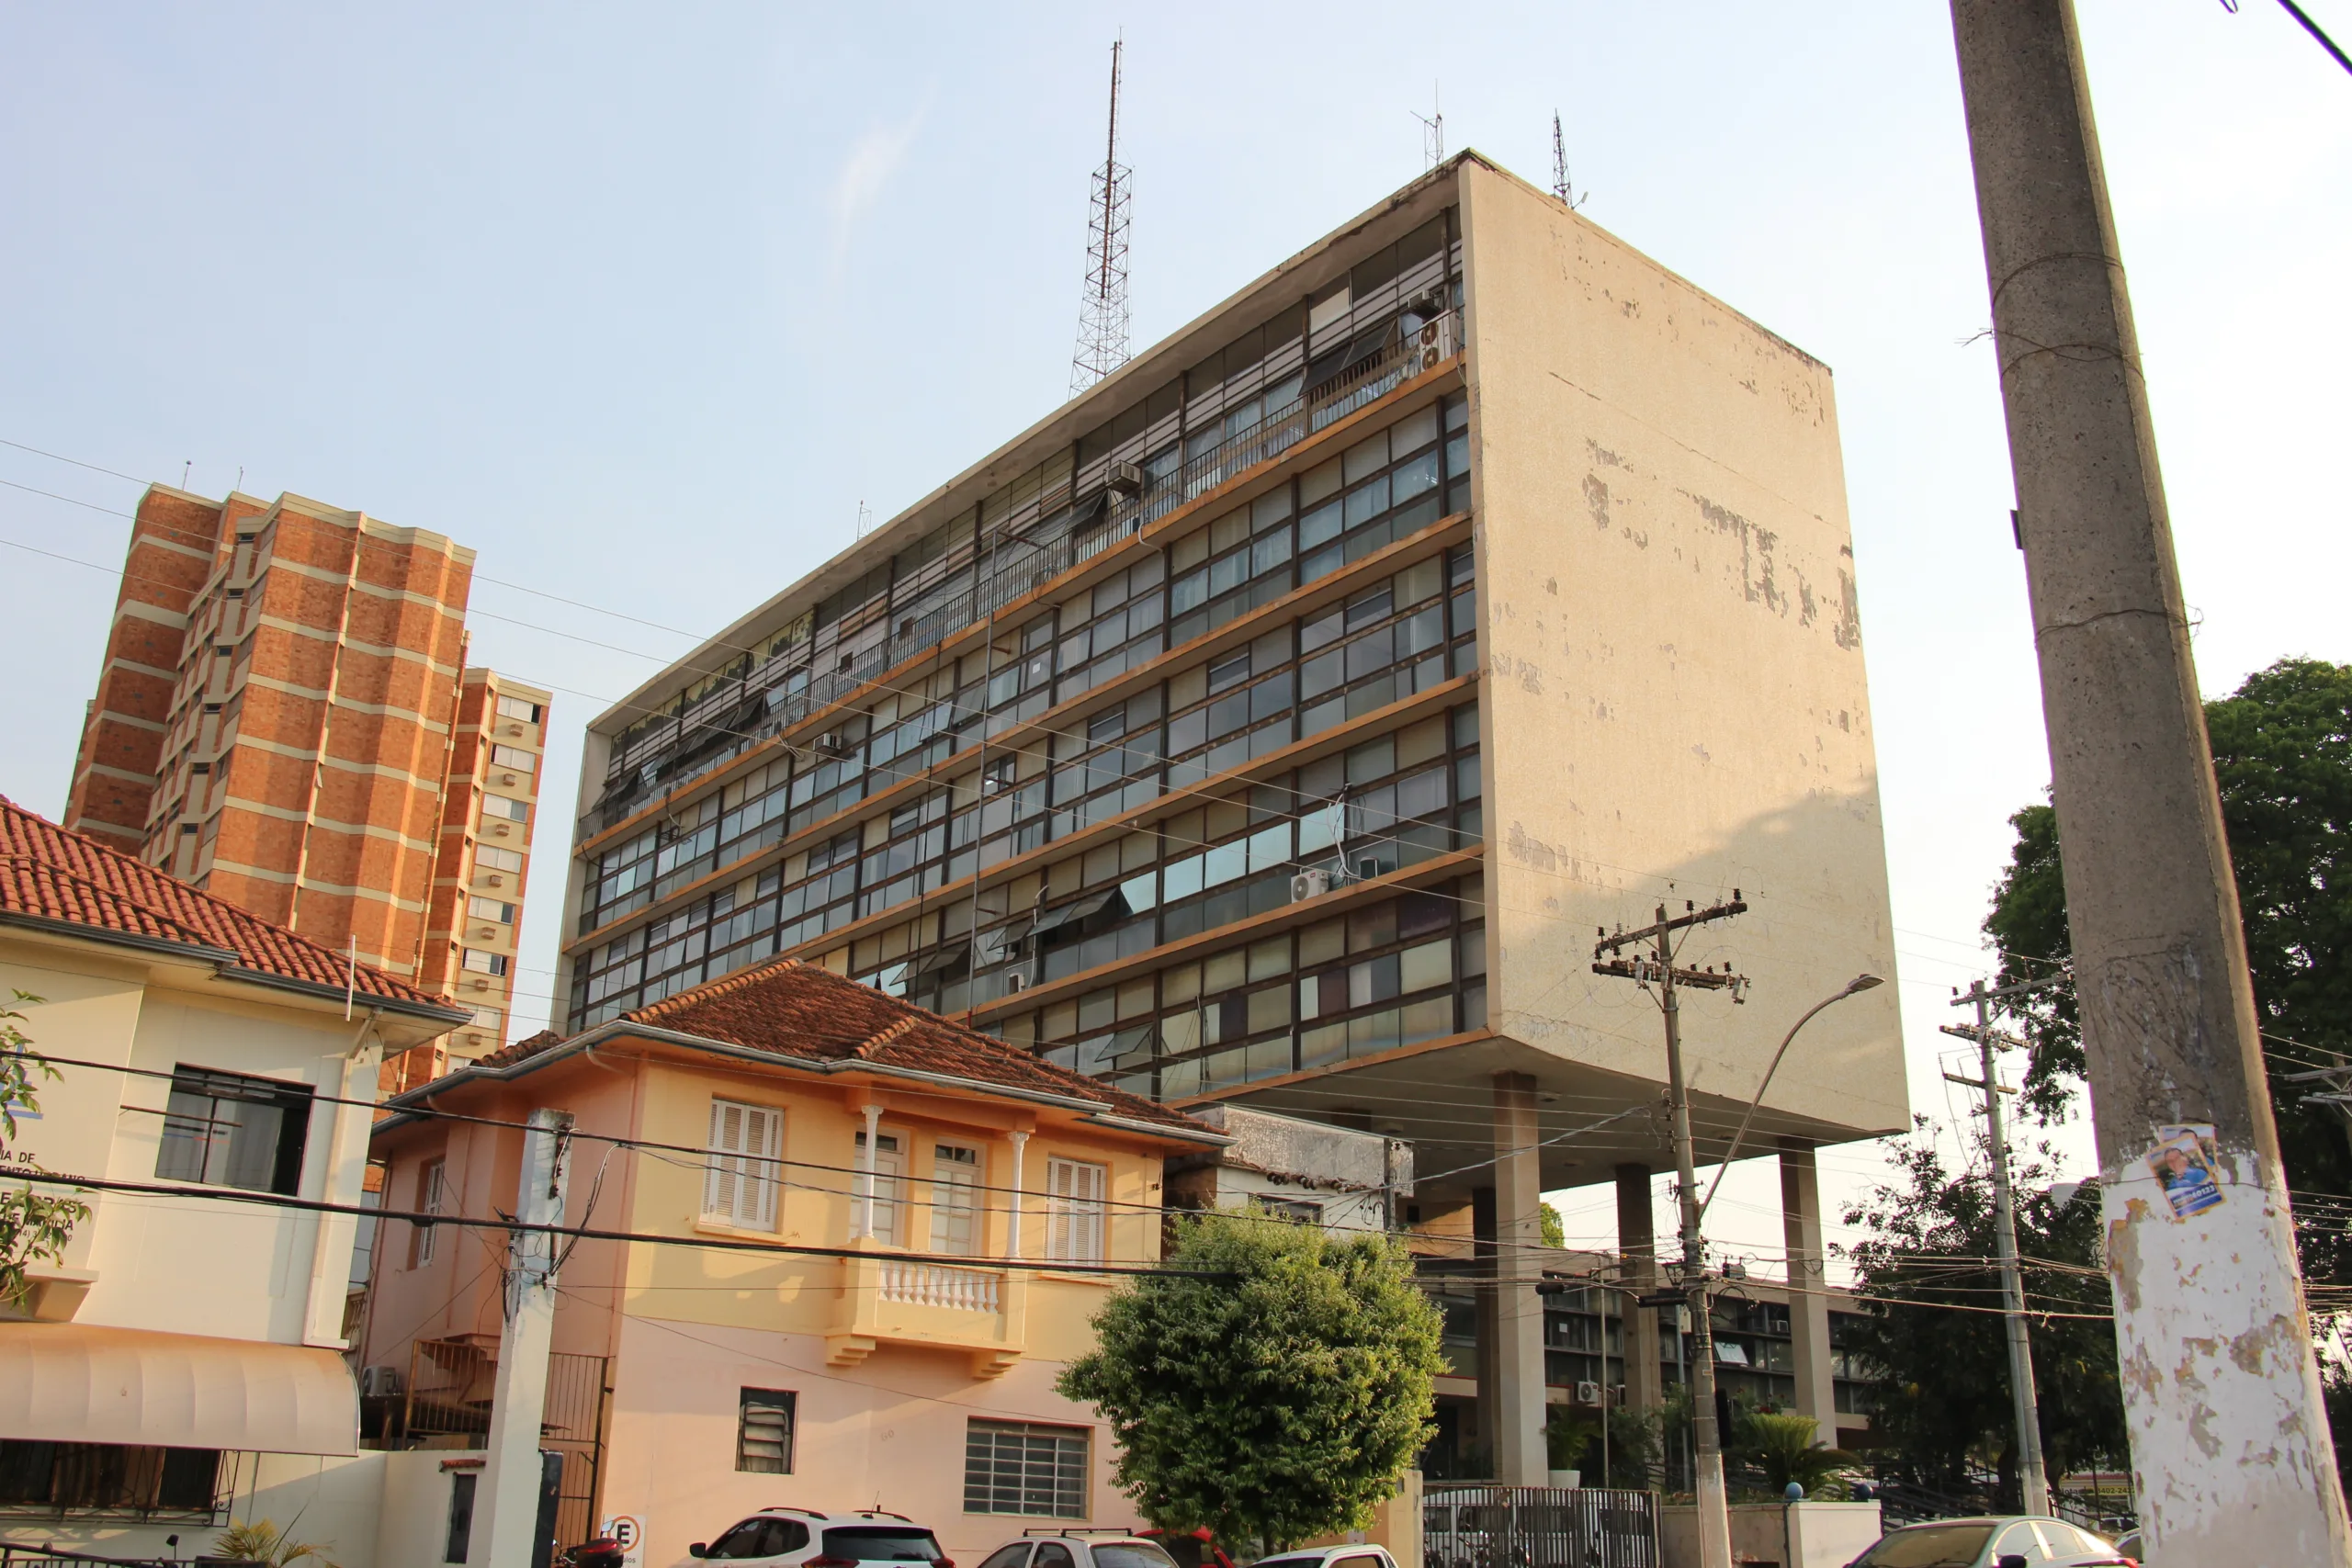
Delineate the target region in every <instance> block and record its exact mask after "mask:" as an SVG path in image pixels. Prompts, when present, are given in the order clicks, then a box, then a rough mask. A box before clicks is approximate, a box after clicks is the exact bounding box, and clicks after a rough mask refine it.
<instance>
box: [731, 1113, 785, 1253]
mask: <svg viewBox="0 0 2352 1568" xmlns="http://www.w3.org/2000/svg"><path fill="white" fill-rule="evenodd" d="M744 1115H745V1118H746V1126H745V1129H744V1131H745V1136H744V1140H743V1146H744V1152H745V1153H747V1154H750V1155H754V1156H758V1157H759V1160H760V1161H761V1162H762V1163H759V1164H755V1165H752V1166H751V1167H750V1168H749V1169H747V1170H746V1171H745V1172H744V1173H743V1183H742V1184H743V1186H744V1187H745V1188H746V1189H748V1190H746V1191H745V1192H744V1197H746V1198H748V1199H749V1200H750V1201H748V1202H742V1203H741V1208H742V1209H743V1210H745V1211H746V1213H744V1214H743V1216H742V1222H743V1224H746V1225H749V1226H751V1227H752V1229H754V1230H763V1231H767V1230H774V1229H775V1197H776V1189H777V1187H778V1185H779V1183H778V1181H777V1179H776V1178H777V1174H778V1173H777V1170H776V1168H775V1165H774V1163H772V1162H774V1161H775V1159H776V1158H777V1156H780V1155H782V1154H783V1152H784V1112H783V1111H774V1110H758V1109H753V1108H752V1107H748V1106H747V1107H746V1108H745V1110H744Z"/></svg>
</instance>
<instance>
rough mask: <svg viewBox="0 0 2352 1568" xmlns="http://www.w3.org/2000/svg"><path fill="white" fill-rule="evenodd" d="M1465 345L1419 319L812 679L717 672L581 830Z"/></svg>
mask: <svg viewBox="0 0 2352 1568" xmlns="http://www.w3.org/2000/svg"><path fill="white" fill-rule="evenodd" d="M1460 346H1461V332H1460V318H1459V316H1458V315H1457V314H1456V313H1455V312H1453V311H1451V310H1449V311H1447V312H1446V313H1445V314H1443V315H1442V316H1438V317H1435V318H1433V319H1431V320H1430V321H1426V322H1424V323H1422V325H1421V326H1420V327H1419V328H1418V329H1417V330H1415V331H1414V332H1413V333H1410V334H1408V335H1400V337H1399V339H1398V341H1397V342H1395V343H1393V344H1389V345H1388V346H1387V347H1386V348H1385V349H1383V350H1382V351H1381V352H1380V353H1378V354H1376V355H1372V356H1371V357H1369V358H1366V359H1363V360H1362V361H1359V362H1358V363H1356V364H1354V365H1351V366H1348V367H1344V368H1342V369H1341V370H1340V371H1339V372H1338V373H1337V374H1335V375H1332V376H1329V377H1327V378H1325V379H1323V380H1322V381H1319V382H1317V384H1316V385H1314V386H1313V387H1310V388H1308V389H1306V393H1305V394H1304V395H1303V396H1301V397H1300V399H1299V400H1298V401H1296V402H1295V403H1292V404H1290V405H1288V406H1287V407H1285V408H1283V409H1281V410H1278V411H1276V412H1273V413H1271V414H1269V415H1267V416H1266V417H1265V418H1263V419H1261V420H1260V421H1258V422H1257V423H1255V424H1252V425H1249V426H1247V427H1245V428H1243V429H1241V430H1238V431H1236V432H1234V433H1233V434H1231V435H1229V436H1227V437H1226V439H1225V440H1223V441H1222V442H1220V443H1219V444H1218V445H1217V446H1216V447H1215V448H1214V449H1212V450H1210V451H1206V452H1203V453H1200V454H1197V455H1196V456H1194V457H1193V458H1192V459H1191V460H1190V461H1189V462H1186V463H1184V464H1182V465H1181V466H1180V467H1178V468H1174V469H1172V470H1170V471H1169V472H1168V473H1166V474H1163V475H1161V476H1159V478H1157V479H1152V480H1148V481H1147V482H1146V484H1145V485H1144V488H1143V489H1142V490H1141V491H1139V492H1136V493H1134V494H1116V493H1114V494H1112V495H1111V496H1109V497H1108V498H1107V500H1106V501H1105V502H1103V505H1102V507H1101V510H1100V513H1099V514H1098V515H1097V516H1095V517H1093V518H1091V519H1089V520H1087V521H1085V522H1083V523H1080V522H1078V521H1077V518H1078V517H1079V516H1080V515H1081V513H1083V512H1084V510H1085V507H1086V506H1091V505H1092V504H1094V502H1092V501H1091V500H1090V501H1089V502H1086V503H1083V504H1082V505H1081V507H1080V509H1079V511H1077V512H1073V513H1069V514H1066V515H1065V516H1064V517H1062V518H1059V519H1055V520H1049V521H1048V522H1046V524H1045V525H1042V526H1040V527H1039V528H1037V529H1035V530H1034V531H1033V532H1032V533H1031V534H1030V535H1028V536H1025V537H1023V538H1017V539H1013V540H1011V541H1008V542H1006V543H1004V544H1001V545H1000V546H999V547H996V548H995V549H993V550H991V551H990V552H989V554H988V555H987V556H986V557H984V558H982V560H981V562H980V563H979V564H980V570H979V571H978V581H976V582H975V583H974V585H973V586H972V587H971V588H970V589H968V590H967V591H966V592H963V593H960V594H958V595H956V597H955V598H953V599H951V600H949V601H948V602H947V603H946V604H942V605H941V606H939V607H938V608H937V609H935V610H933V611H932V612H931V613H929V614H928V615H922V616H921V617H920V618H918V619H915V620H912V621H910V622H908V623H907V624H906V625H904V626H900V627H899V629H898V631H897V633H896V634H895V635H893V636H890V637H886V638H884V639H882V640H881V641H880V642H879V643H877V644H876V645H875V646H874V647H873V648H871V649H868V650H866V651H865V653H863V654H859V655H853V656H852V658H851V660H850V661H849V662H847V663H845V664H843V665H842V666H840V667H839V668H837V669H833V670H828V671H821V672H816V673H809V675H808V680H807V682H806V684H805V685H801V686H798V687H795V686H793V685H792V683H791V679H792V677H793V676H795V675H797V674H799V673H802V672H803V671H806V670H807V666H805V665H804V666H799V667H797V668H796V667H791V666H790V661H789V660H785V659H781V658H779V659H774V660H769V661H768V662H767V663H765V664H763V665H760V666H757V667H752V668H747V669H746V670H744V671H743V672H742V674H741V677H740V678H738V679H733V680H729V681H727V682H722V683H721V684H720V685H719V686H718V688H717V689H716V690H714V691H712V692H710V693H709V694H707V695H705V696H704V697H703V698H702V699H701V700H700V701H698V702H696V703H695V705H693V706H692V707H689V708H688V709H686V711H685V712H684V713H682V714H680V715H678V716H676V717H675V718H674V719H672V720H667V721H664V722H662V723H659V724H655V725H652V726H650V728H648V729H647V730H646V732H645V733H644V734H642V735H639V736H638V737H637V738H635V739H632V740H630V741H629V742H628V744H627V745H625V746H623V747H620V748H618V749H616V751H615V753H614V755H613V758H612V760H611V761H609V762H608V763H607V764H606V767H605V797H604V799H602V800H601V801H599V802H598V803H597V804H596V806H595V807H593V808H591V809H590V810H589V811H588V813H587V814H586V815H585V816H583V817H582V818H580V821H579V824H578V827H579V833H578V836H579V837H580V838H583V839H584V838H587V837H590V836H592V835H594V834H596V833H601V832H603V831H604V830H605V829H607V828H609V827H611V826H613V824H615V823H616V822H619V821H621V820H622V819H623V818H626V817H628V815H629V813H630V812H632V811H634V810H636V809H637V808H638V807H639V806H640V805H641V804H642V803H643V802H644V801H645V800H646V799H647V798H649V797H650V795H652V794H653V793H654V785H655V784H660V785H662V787H663V788H664V789H674V788H676V787H677V786H678V785H679V784H682V783H684V782H685V781H687V780H689V779H693V778H696V777H699V776H700V775H701V774H703V773H707V772H709V771H710V770H711V769H713V768H716V767H718V766H720V765H721V764H722V763H725V762H727V761H729V760H731V759H733V758H735V757H738V756H740V755H741V754H742V753H743V752H744V751H745V750H749V749H750V748H751V747H752V746H754V745H756V744H758V743H759V742H760V741H762V740H764V739H767V738H768V737H770V736H772V735H775V734H777V733H778V732H780V731H782V730H785V729H788V728H791V727H792V726H794V725H796V724H798V723H799V722H800V721H801V720H803V719H805V718H807V717H808V716H809V715H810V714H812V713H820V712H822V711H823V710H824V709H825V708H827V707H829V706H831V705H832V704H834V703H836V702H839V701H841V700H842V698H843V697H846V696H848V695H849V694H851V693H852V692H854V691H855V690H857V689H858V688H859V687H860V686H863V685H865V683H866V682H869V681H871V680H873V679H874V678H875V677H876V676H877V675H879V674H881V673H882V672H883V671H886V670H888V669H890V668H892V667H893V666H895V665H898V664H900V663H903V662H904V661H905V660H909V659H910V658H913V657H914V656H915V655H917V654H918V653H921V652H922V651H923V650H924V649H929V648H933V647H935V646H937V645H938V644H939V643H941V642H943V641H944V640H945V639H946V638H947V637H950V636H952V635H954V634H955V633H956V632H958V631H961V630H962V629H963V628H965V627H966V626H972V625H975V624H976V623H978V622H980V621H984V620H986V619H987V618H988V617H989V615H993V614H994V613H995V612H997V611H998V610H1001V609H1002V608H1003V607H1004V606H1005V605H1007V604H1012V603H1014V602H1015V601H1017V600H1019V599H1022V598H1023V597H1025V596H1026V595H1028V594H1029V593H1032V592H1035V591H1036V590H1037V589H1038V588H1040V587H1043V586H1044V585H1045V584H1046V583H1048V582H1050V581H1053V580H1054V579H1056V578H1057V577H1059V576H1061V575H1062V574H1063V573H1064V572H1066V571H1069V570H1071V569H1072V568H1073V567H1076V566H1080V565H1081V564H1083V563H1084V562H1086V561H1088V560H1090V559H1091V558H1094V557H1095V556H1097V555H1100V554H1101V553H1102V552H1103V551H1104V550H1106V549H1109V548H1110V547H1112V546H1113V545H1114V544H1117V543H1119V542H1120V541H1121V540H1124V539H1127V538H1130V537H1132V536H1135V535H1136V533H1138V532H1140V531H1141V530H1142V529H1144V528H1145V527H1147V526H1148V525H1151V524H1153V523H1156V522H1158V521H1159V519H1160V518H1162V517H1165V516H1166V515H1168V513H1170V512H1173V511H1175V510H1176V508H1178V507H1179V506H1182V505H1183V504H1184V503H1185V502H1190V501H1193V500H1197V499H1198V498H1199V497H1201V496H1203V495H1205V494H1207V493H1208V492H1209V491H1213V490H1215V489H1216V488H1217V487H1218V486H1219V485H1221V484H1224V483H1226V482H1227V480H1229V479H1234V478H1237V477H1238V476H1239V475H1240V474H1241V473H1243V472H1244V471H1245V470H1247V469H1250V468H1254V467H1256V466H1257V465H1258V464H1260V463H1263V462H1267V461H1269V460H1271V459H1272V458H1274V457H1280V456H1281V455H1282V454H1283V452H1285V451H1287V450H1289V449H1290V448H1291V447H1292V446H1296V445H1297V444H1298V443H1299V442H1301V441H1303V440H1305V439H1306V437H1308V436H1309V435H1312V434H1315V433H1316V432H1317V431H1320V430H1323V429H1326V428H1328V427H1329V426H1330V425H1333V424H1336V423H1339V422H1340V420H1342V419H1345V418H1346V417H1347V416H1348V415H1350V414H1351V413H1353V412H1356V410H1358V409H1360V408H1363V407H1364V406H1365V405H1366V404H1368V403H1371V402H1374V401H1376V400H1378V399H1380V398H1382V397H1385V396H1386V395H1387V394H1388V393H1389V392H1391V391H1393V390H1395V389H1397V387H1398V386H1400V385H1402V384H1403V383H1404V382H1406V381H1408V380H1410V379H1411V378H1413V377H1415V376H1418V375H1420V374H1422V373H1424V372H1425V371H1429V370H1434V369H1435V368H1437V367H1439V366H1441V365H1442V364H1444V363H1445V362H1446V361H1447V360H1448V359H1450V358H1452V357H1453V355H1454V354H1455V352H1456V351H1457V350H1458V349H1459V348H1460ZM682 763H683V764H684V765H680V764H682Z"/></svg>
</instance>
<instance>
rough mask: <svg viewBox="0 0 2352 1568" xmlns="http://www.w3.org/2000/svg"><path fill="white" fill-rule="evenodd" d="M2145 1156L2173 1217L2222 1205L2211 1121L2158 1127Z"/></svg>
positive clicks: (2185, 1216) (2186, 1216)
mask: <svg viewBox="0 0 2352 1568" xmlns="http://www.w3.org/2000/svg"><path fill="white" fill-rule="evenodd" d="M2146 1159H2147V1162H2148V1168H2149V1170H2151V1171H2153V1172H2154V1174H2155V1178H2156V1179H2157V1180H2158V1181H2159V1182H2161V1183H2163V1185H2164V1190H2165V1203H2166V1204H2167V1205H2169V1206H2170V1208H2171V1209H2172V1217H2173V1218H2174V1219H2176V1220H2185V1219H2187V1218H2188V1216H2189V1215H2191V1214H2201V1213H2204V1212H2205V1211H2206V1210H2208V1209H2218V1208H2220V1207H2221V1206H2222V1181H2221V1178H2220V1176H2219V1175H2218V1174H2217V1169H2218V1167H2219V1165H2220V1161H2219V1159H2218V1158H2217V1157H2216V1156H2215V1153H2214V1149H2213V1126H2212V1123H2211V1122H2196V1123H2192V1124H2190V1125H2188V1126H2177V1127H2176V1126H2164V1127H2158V1128H2157V1129H2156V1146H2155V1147H2154V1148H2152V1149H2150V1150H2149V1151H2148V1153H2147V1155H2146Z"/></svg>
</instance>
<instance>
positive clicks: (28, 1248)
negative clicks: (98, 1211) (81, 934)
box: [0, 991, 90, 1311]
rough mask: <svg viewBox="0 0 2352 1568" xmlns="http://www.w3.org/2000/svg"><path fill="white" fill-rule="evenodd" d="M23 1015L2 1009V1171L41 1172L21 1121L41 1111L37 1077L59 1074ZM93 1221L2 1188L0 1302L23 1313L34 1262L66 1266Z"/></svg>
mask: <svg viewBox="0 0 2352 1568" xmlns="http://www.w3.org/2000/svg"><path fill="white" fill-rule="evenodd" d="M15 996H16V998H17V1005H18V1006H19V1007H33V1006H38V1005H39V1004H40V998H39V997H36V996H34V995H32V994H31V993H30V992H28V991H17V992H15ZM24 1021H25V1015H24V1014H23V1013H22V1012H19V1011H17V1009H16V1008H0V1166H6V1167H12V1168H16V1169H17V1170H20V1171H21V1170H38V1169H40V1166H38V1165H36V1164H35V1163H34V1161H33V1158H32V1156H30V1155H28V1154H27V1153H25V1152H24V1150H22V1149H20V1148H18V1147H17V1116H18V1115H19V1114H21V1113H24V1112H27V1111H33V1112H38V1111H40V1092H39V1090H38V1089H35V1088H34V1077H35V1075H36V1074H38V1075H39V1076H40V1077H41V1078H44V1079H46V1078H53V1077H56V1076H57V1069H56V1068H55V1067H52V1066H50V1065H49V1061H48V1059H47V1058H46V1057H44V1056H42V1055H41V1054H40V1052H38V1051H36V1050H34V1049H33V1043H32V1042H31V1041H30V1040H29V1039H28V1038H27V1037H26V1035H25V1032H24V1031H23V1030H22V1029H20V1028H18V1027H17V1025H19V1024H21V1023H23V1022H24ZM89 1217H90V1211H89V1208H88V1206H87V1205H86V1204H84V1203H80V1202H77V1201H74V1199H71V1198H60V1197H56V1196H53V1195H51V1194H48V1193H44V1192H40V1191H38V1190H35V1189H33V1188H30V1187H16V1186H0V1301H5V1302H6V1303H8V1304H9V1305H10V1306H12V1307H15V1308H17V1309H18V1310H20V1311H21V1310H22V1309H23V1308H24V1306H25V1304H26V1303H27V1302H28V1301H29V1300H30V1298H31V1295H32V1280H31V1278H30V1275H29V1273H28V1269H29V1268H30V1266H31V1265H33V1264H35V1263H62V1262H63V1261H64V1260H65V1244H66V1243H67V1242H68V1241H70V1240H72V1239H73V1235H74V1226H75V1225H77V1224H81V1223H82V1222H83V1221H84V1220H86V1219H88V1218H89Z"/></svg>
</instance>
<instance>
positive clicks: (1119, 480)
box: [1110, 463, 1143, 495]
mask: <svg viewBox="0 0 2352 1568" xmlns="http://www.w3.org/2000/svg"><path fill="white" fill-rule="evenodd" d="M1110 484H1111V493H1112V494H1114V495H1141V494H1142V493H1143V465H1142V464H1141V463H1114V464H1112V465H1111V479H1110Z"/></svg>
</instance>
